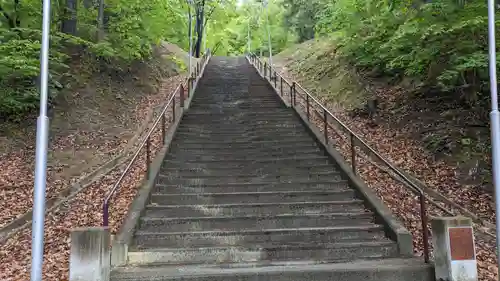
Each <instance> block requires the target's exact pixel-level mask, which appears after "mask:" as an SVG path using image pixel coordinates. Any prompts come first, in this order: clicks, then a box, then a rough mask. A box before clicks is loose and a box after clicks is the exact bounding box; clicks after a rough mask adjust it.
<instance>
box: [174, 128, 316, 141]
mask: <svg viewBox="0 0 500 281" xmlns="http://www.w3.org/2000/svg"><path fill="white" fill-rule="evenodd" d="M175 136H178V137H189V139H199V140H201V141H205V140H217V141H221V140H222V141H224V140H230V141H242V140H246V141H248V142H250V141H254V140H255V141H266V140H277V141H279V140H281V139H283V138H296V137H308V138H310V139H311V135H310V134H309V133H308V132H307V131H306V130H303V129H300V130H289V129H286V130H280V129H276V130H272V129H270V130H268V131H264V130H259V131H255V132H246V133H240V132H234V133H230V134H217V133H213V134H202V133H197V132H186V131H180V132H176V133H175Z"/></svg>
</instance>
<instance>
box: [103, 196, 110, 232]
mask: <svg viewBox="0 0 500 281" xmlns="http://www.w3.org/2000/svg"><path fill="white" fill-rule="evenodd" d="M108 210H109V205H108V201H107V200H106V201H104V204H103V205H102V226H109V212H108Z"/></svg>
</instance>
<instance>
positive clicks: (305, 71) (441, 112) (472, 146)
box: [274, 39, 496, 280]
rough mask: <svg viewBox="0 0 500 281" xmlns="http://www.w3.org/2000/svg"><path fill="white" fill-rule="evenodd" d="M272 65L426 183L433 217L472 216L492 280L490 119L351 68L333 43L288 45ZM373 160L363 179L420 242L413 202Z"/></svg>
mask: <svg viewBox="0 0 500 281" xmlns="http://www.w3.org/2000/svg"><path fill="white" fill-rule="evenodd" d="M274 62H275V64H277V66H278V68H279V70H280V71H281V72H282V73H284V75H285V76H286V77H289V78H293V79H295V80H296V81H297V82H299V83H300V84H301V85H303V86H304V87H305V88H306V89H309V90H310V91H311V93H312V94H313V95H314V96H316V97H317V98H318V99H319V100H320V101H322V102H323V103H324V104H325V105H326V106H327V107H328V108H329V110H330V111H331V112H333V113H334V114H335V115H336V116H337V117H338V118H339V119H340V120H342V121H343V122H344V123H345V124H347V125H348V126H349V127H350V128H351V129H353V131H354V132H356V133H357V134H358V135H359V136H361V137H362V138H363V139H364V140H365V141H366V142H367V143H368V144H369V145H371V146H372V147H373V148H375V149H376V150H377V151H379V152H380V153H381V154H382V155H383V156H384V157H386V159H388V160H389V161H390V162H392V163H393V164H395V165H396V166H398V167H399V168H401V169H403V170H404V171H405V172H406V173H407V174H409V175H410V176H412V177H413V178H415V179H418V180H419V181H420V182H422V183H423V184H425V185H426V186H427V187H428V188H429V189H428V191H429V192H428V195H430V198H432V200H434V202H439V203H437V205H436V206H439V207H438V208H436V206H434V205H433V204H429V215H430V216H435V215H438V216H442V215H459V214H461V215H465V216H468V217H471V218H473V219H474V220H475V221H476V223H477V224H476V226H475V227H476V229H477V230H478V232H477V240H476V244H477V247H478V253H480V254H479V256H478V259H479V261H480V263H479V268H480V275H481V276H482V278H484V280H490V279H489V278H494V277H493V276H491V275H490V273H489V272H491V268H492V267H494V265H495V259H496V258H495V252H494V251H493V250H492V249H494V248H495V241H494V232H495V229H494V225H495V211H494V199H493V196H492V195H493V194H492V192H491V183H490V181H489V179H491V170H490V162H489V159H488V156H489V151H488V149H489V142H488V138H489V135H488V127H487V123H488V120H487V119H485V118H484V117H483V116H481V115H479V114H478V113H477V112H476V111H474V110H471V109H470V108H468V107H467V106H465V105H463V104H460V103H458V102H456V101H454V102H452V101H450V99H447V97H446V95H445V94H442V95H441V99H438V98H436V96H435V95H433V96H430V97H429V96H426V95H423V94H421V93H417V91H415V88H413V87H411V84H409V83H408V82H407V81H404V80H402V81H398V82H397V83H395V82H394V80H393V81H391V80H390V79H389V78H388V77H384V76H379V77H375V76H374V75H372V74H371V73H369V72H364V71H360V70H358V69H356V68H354V67H353V66H351V65H350V64H349V63H347V62H346V61H345V60H343V59H341V58H340V57H339V56H338V55H337V54H336V49H335V41H332V40H326V39H319V40H311V41H307V42H305V43H302V44H299V45H296V46H293V47H290V48H289V49H287V50H285V51H283V52H282V53H280V54H278V55H277V56H276V57H275V58H274ZM374 99H376V100H378V109H377V114H375V116H374V117H373V118H369V117H368V112H367V111H368V110H369V109H368V108H369V106H367V104H369V102H368V101H373V100H374ZM341 147H343V145H341ZM342 149H343V148H342ZM347 153H348V151H347ZM363 161H364V160H363ZM373 163H374V162H369V161H367V162H366V164H367V165H366V167H364V169H365V170H364V171H362V172H361V175H362V178H363V179H364V180H365V181H366V182H367V183H368V184H369V185H370V186H371V187H372V188H373V189H374V190H375V191H376V192H377V194H378V195H379V196H380V197H381V198H382V199H383V200H384V202H385V203H386V205H387V206H389V207H390V208H391V209H392V211H393V212H394V213H395V214H396V215H397V216H398V217H399V218H400V219H401V220H402V221H403V222H404V223H405V226H406V227H408V228H409V229H411V230H412V233H413V235H414V238H415V237H416V238H417V239H418V233H420V232H421V231H420V230H419V227H418V224H419V220H418V217H417V216H418V215H417V213H418V212H416V210H417V209H416V208H417V205H416V204H415V202H412V200H411V198H408V197H405V194H406V192H403V189H404V188H403V186H401V184H400V183H398V182H397V181H395V180H394V179H392V178H391V177H388V176H387V175H388V174H390V173H387V171H384V170H383V169H382V170H381V169H380V166H377V165H374V164H373ZM402 188H403V189H402ZM443 208H444V209H443ZM443 210H447V212H450V213H447V214H446V213H443ZM481 280H483V279H481ZM492 280H493V279H492Z"/></svg>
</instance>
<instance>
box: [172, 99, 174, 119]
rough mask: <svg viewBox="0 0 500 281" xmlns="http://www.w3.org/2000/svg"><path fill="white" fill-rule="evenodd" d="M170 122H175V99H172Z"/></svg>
mask: <svg viewBox="0 0 500 281" xmlns="http://www.w3.org/2000/svg"><path fill="white" fill-rule="evenodd" d="M172 122H175V100H174V101H172Z"/></svg>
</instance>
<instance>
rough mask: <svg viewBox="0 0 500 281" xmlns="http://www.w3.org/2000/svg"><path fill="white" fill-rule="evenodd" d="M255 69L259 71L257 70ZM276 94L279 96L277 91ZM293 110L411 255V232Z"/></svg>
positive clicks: (389, 233)
mask: <svg viewBox="0 0 500 281" xmlns="http://www.w3.org/2000/svg"><path fill="white" fill-rule="evenodd" d="M249 63H250V62H249ZM255 71H256V72H257V73H259V72H258V71H257V70H255ZM259 75H260V73H259ZM264 79H265V78H264ZM265 80H266V81H267V82H268V83H269V85H270V87H271V88H272V89H274V90H275V91H276V89H275V88H274V86H273V85H272V84H271V82H270V81H269V80H267V79H265ZM276 94H277V95H278V96H279V94H278V93H277V92H276ZM280 100H282V101H283V103H284V104H285V106H286V102H285V101H284V100H283V99H281V97H280ZM293 110H294V112H295V113H296V114H297V116H298V117H299V118H300V119H301V121H302V123H303V124H304V125H305V127H306V128H307V129H308V130H309V131H310V133H311V134H312V136H313V137H314V138H315V140H316V142H317V143H318V144H320V145H321V146H322V147H323V148H324V149H325V151H326V152H327V153H328V156H329V157H330V158H331V159H332V160H333V161H334V162H335V163H337V166H338V168H339V169H340V170H341V171H342V173H343V175H344V176H345V177H347V180H348V182H349V185H350V186H351V187H353V188H355V189H356V191H357V192H358V194H359V195H360V196H361V197H362V198H363V199H364V202H365V206H366V207H367V208H369V209H370V210H372V211H373V212H374V213H375V214H376V217H377V219H378V220H379V222H380V223H382V224H383V225H384V228H385V233H386V235H387V236H388V237H389V238H391V239H392V240H395V241H396V242H397V243H398V248H399V253H400V254H401V255H402V256H408V257H412V256H413V237H412V235H411V233H410V232H409V231H408V230H407V229H406V228H405V227H404V226H403V225H402V224H401V223H400V222H399V221H398V220H397V219H396V218H395V217H394V215H393V214H392V212H391V211H390V210H389V208H387V207H386V206H385V205H384V204H383V202H382V201H381V200H380V199H379V198H378V197H377V195H376V194H375V193H374V192H373V191H372V190H371V188H370V187H368V186H367V185H366V184H365V182H364V181H363V180H361V179H360V178H359V177H358V176H356V175H355V174H354V173H353V172H352V170H351V168H350V166H349V165H348V164H347V162H346V161H345V159H344V157H343V156H342V155H341V154H340V153H339V152H338V151H337V150H336V149H334V148H333V147H332V146H330V145H328V144H326V143H325V140H324V139H323V138H324V137H323V133H322V132H320V131H319V129H318V128H317V127H316V126H315V125H314V124H312V123H311V122H309V121H308V120H307V117H306V116H305V114H304V113H303V112H300V111H298V110H297V109H296V108H293Z"/></svg>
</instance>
